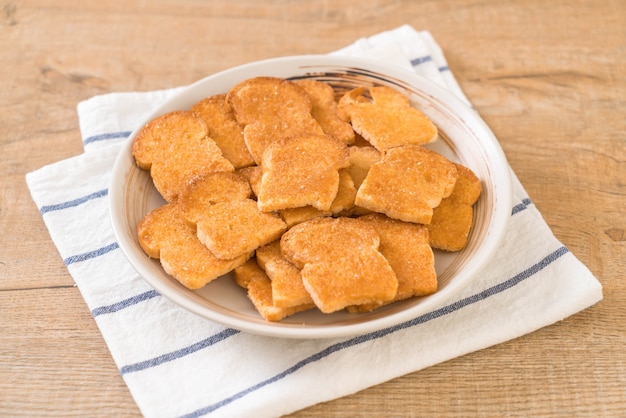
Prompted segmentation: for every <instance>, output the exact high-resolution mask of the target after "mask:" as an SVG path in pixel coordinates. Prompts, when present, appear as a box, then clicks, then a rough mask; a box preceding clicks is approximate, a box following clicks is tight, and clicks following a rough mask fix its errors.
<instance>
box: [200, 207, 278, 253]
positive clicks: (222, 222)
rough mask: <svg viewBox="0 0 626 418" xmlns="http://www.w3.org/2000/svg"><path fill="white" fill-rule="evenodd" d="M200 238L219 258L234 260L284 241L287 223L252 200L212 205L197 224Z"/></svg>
mask: <svg viewBox="0 0 626 418" xmlns="http://www.w3.org/2000/svg"><path fill="white" fill-rule="evenodd" d="M196 227H197V230H198V238H199V239H200V241H201V242H202V243H203V244H204V245H206V246H207V247H208V248H209V249H210V250H211V251H212V252H213V254H215V256H216V257H218V258H223V259H230V258H234V257H238V256H239V254H242V253H247V252H249V251H254V250H255V249H257V248H258V247H260V246H262V245H265V244H267V243H269V242H272V241H274V240H276V239H278V238H280V236H281V234H282V233H283V232H284V231H285V230H286V229H287V226H286V224H285V223H284V222H283V221H282V219H280V217H279V216H278V215H276V214H275V213H266V212H261V211H260V210H259V209H258V208H257V204H256V202H255V201H254V200H252V199H246V200H235V201H231V202H220V203H216V204H214V205H210V206H208V207H207V208H206V210H205V216H204V217H203V218H201V219H200V220H199V221H198V223H197V224H196Z"/></svg>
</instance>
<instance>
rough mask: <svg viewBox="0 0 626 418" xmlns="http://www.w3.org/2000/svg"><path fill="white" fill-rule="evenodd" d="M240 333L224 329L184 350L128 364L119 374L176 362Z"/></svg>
mask: <svg viewBox="0 0 626 418" xmlns="http://www.w3.org/2000/svg"><path fill="white" fill-rule="evenodd" d="M239 332H240V331H237V330H235V329H232V328H226V329H225V330H224V331H221V332H218V333H217V334H215V335H212V336H210V337H209V338H206V339H204V340H202V341H200V342H197V343H195V344H192V345H190V346H187V347H185V348H181V349H180V350H176V351H172V352H170V353H166V354H163V355H161V356H158V357H154V358H152V359H150V360H146V361H141V362H139V363H134V364H129V365H128V366H124V367H122V368H121V369H120V373H121V374H122V375H125V374H128V373H133V372H138V371H141V370H144V369H149V368H151V367H154V366H158V365H159V364H163V363H167V362H170V361H172V360H176V359H178V358H181V357H185V356H186V355H188V354H191V353H195V352H196V351H199V350H202V349H203V348H206V347H209V346H212V345H213V344H216V343H218V342H220V341H223V340H225V339H227V338H228V337H232V336H233V335H236V334H239Z"/></svg>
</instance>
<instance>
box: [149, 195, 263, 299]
mask: <svg viewBox="0 0 626 418" xmlns="http://www.w3.org/2000/svg"><path fill="white" fill-rule="evenodd" d="M178 213H179V210H178V207H177V205H176V204H175V203H169V204H166V205H165V206H161V207H159V208H157V209H154V210H153V211H151V212H150V213H148V214H147V215H146V216H145V217H144V218H143V219H142V220H141V222H140V223H139V225H138V226H137V236H138V239H139V244H140V245H141V248H142V249H143V250H144V251H145V252H146V254H148V255H149V256H150V257H152V258H159V259H160V261H161V265H162V266H163V269H164V270H165V271H166V272H167V273H168V274H169V275H171V276H172V277H174V278H175V279H176V280H178V281H179V282H180V283H181V284H183V285H184V286H185V287H187V288H189V289H199V288H201V287H203V286H204V285H206V284H207V283H209V282H211V281H213V280H215V279H217V278H218V277H220V276H222V275H224V274H226V273H228V272H229V271H231V270H232V269H234V268H235V267H237V266H238V265H241V264H243V263H244V262H245V261H246V260H247V259H248V258H249V257H250V256H251V255H252V253H248V254H242V255H240V256H239V257H237V258H234V259H231V260H220V259H218V258H216V257H215V256H214V255H213V253H212V252H211V251H209V250H208V249H207V248H206V247H205V246H204V245H202V243H201V242H200V241H199V240H198V237H197V236H196V231H195V230H194V229H193V228H191V227H189V226H188V225H187V224H186V223H185V222H183V221H182V220H181V219H180V217H179V216H178Z"/></svg>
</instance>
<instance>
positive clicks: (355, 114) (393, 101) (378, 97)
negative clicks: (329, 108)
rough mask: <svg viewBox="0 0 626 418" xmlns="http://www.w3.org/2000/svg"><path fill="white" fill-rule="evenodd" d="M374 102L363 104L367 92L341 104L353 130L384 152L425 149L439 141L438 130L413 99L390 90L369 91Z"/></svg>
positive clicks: (349, 96)
mask: <svg viewBox="0 0 626 418" xmlns="http://www.w3.org/2000/svg"><path fill="white" fill-rule="evenodd" d="M368 91H369V94H370V95H371V97H372V101H371V102H370V101H369V100H363V96H362V94H363V93H364V89H363V88H357V89H354V90H352V91H350V92H348V93H346V94H345V95H344V96H343V97H342V98H341V99H340V100H339V105H338V106H339V108H340V109H341V112H342V115H344V117H346V116H347V118H348V119H349V121H350V122H351V123H352V128H353V129H354V130H355V131H356V132H357V133H359V134H360V135H362V136H363V138H365V139H366V140H367V141H368V142H369V143H370V144H372V145H373V146H374V147H376V149H378V150H380V151H385V150H387V149H390V148H394V147H398V146H402V145H422V144H427V143H429V142H433V141H435V140H436V139H437V127H436V126H435V125H434V124H433V123H432V122H431V121H430V119H428V117H426V116H425V115H424V114H423V113H422V112H420V111H419V110H417V109H416V108H414V107H413V106H411V104H410V102H409V98H408V97H407V96H405V95H404V94H402V93H400V92H399V91H397V90H394V89H392V88H390V87H386V86H376V87H370V88H369V89H368Z"/></svg>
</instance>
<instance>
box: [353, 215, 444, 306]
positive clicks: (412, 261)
mask: <svg viewBox="0 0 626 418" xmlns="http://www.w3.org/2000/svg"><path fill="white" fill-rule="evenodd" d="M359 219H360V220H362V221H364V222H368V223H370V224H371V225H372V226H373V227H374V228H375V229H376V232H378V234H379V235H380V248H379V251H380V252H381V253H382V255H384V256H385V258H386V259H387V261H389V264H390V265H391V268H392V269H393V271H394V273H396V277H397V278H398V291H397V293H396V296H395V297H394V298H393V300H391V301H390V302H395V301H398V300H403V299H407V298H410V297H413V296H426V295H430V294H432V293H434V292H435V291H437V273H436V272H435V255H434V254H433V250H432V248H431V247H430V245H429V238H428V229H427V228H426V227H425V226H424V225H420V224H414V223H408V222H403V221H399V220H396V219H391V218H389V217H387V216H385V215H382V214H371V215H367V216H363V217H361V218H359ZM378 306H380V305H372V304H370V305H361V306H359V307H356V309H355V310H356V311H359V312H365V311H370V310H372V309H374V308H377V307H378Z"/></svg>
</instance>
